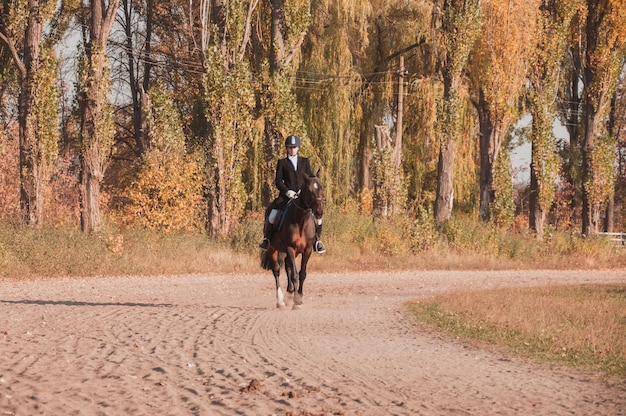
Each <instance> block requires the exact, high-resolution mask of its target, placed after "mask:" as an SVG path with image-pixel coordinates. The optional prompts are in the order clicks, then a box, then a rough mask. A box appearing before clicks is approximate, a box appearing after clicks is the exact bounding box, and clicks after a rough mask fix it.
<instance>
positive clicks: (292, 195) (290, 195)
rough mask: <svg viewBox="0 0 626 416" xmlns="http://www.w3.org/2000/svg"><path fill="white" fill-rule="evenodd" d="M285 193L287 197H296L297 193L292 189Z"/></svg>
mask: <svg viewBox="0 0 626 416" xmlns="http://www.w3.org/2000/svg"><path fill="white" fill-rule="evenodd" d="M285 195H287V198H289V199H296V198H297V197H298V194H297V193H296V191H292V190H291V189H290V190H288V191H287V193H286V194H285Z"/></svg>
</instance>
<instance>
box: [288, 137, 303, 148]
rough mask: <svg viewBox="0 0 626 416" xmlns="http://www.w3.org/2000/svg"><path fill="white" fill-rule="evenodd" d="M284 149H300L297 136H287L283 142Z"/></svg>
mask: <svg viewBox="0 0 626 416" xmlns="http://www.w3.org/2000/svg"><path fill="white" fill-rule="evenodd" d="M285 147H300V138H299V137H298V136H294V135H293V134H292V135H291V136H287V140H285Z"/></svg>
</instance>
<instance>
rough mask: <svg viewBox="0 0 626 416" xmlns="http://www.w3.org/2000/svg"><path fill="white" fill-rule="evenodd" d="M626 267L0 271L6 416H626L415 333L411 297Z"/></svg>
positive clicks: (618, 394)
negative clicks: (281, 273) (288, 275)
mask: <svg viewBox="0 0 626 416" xmlns="http://www.w3.org/2000/svg"><path fill="white" fill-rule="evenodd" d="M609 281H611V282H614V281H622V282H623V281H626V272H624V271H605V272H590V271H584V272H582V271H581V272H551V271H550V272H548V271H494V272H474V271H471V272H456V271H454V272H451V271H438V272H432V271H419V272H397V273H374V272H372V273H358V274H340V273H338V274H319V273H315V272H314V271H310V272H309V278H308V279H307V282H306V284H305V296H304V303H305V304H304V307H303V308H302V309H300V310H292V309H291V308H288V309H284V310H279V309H277V308H276V306H275V304H276V300H275V293H274V281H273V278H272V276H271V273H269V272H264V273H258V274H254V275H239V276H183V277H130V278H90V279H81V280H76V279H61V280H48V281H34V282H11V281H4V282H0V415H36V414H43V415H273V414H276V415H292V416H294V415H493V414H498V415H626V388H625V387H624V386H618V385H607V384H606V383H604V382H603V381H602V380H601V379H600V377H599V376H597V375H593V374H587V373H582V372H577V371H572V370H564V369H555V368H550V367H548V366H545V365H539V364H533V363H528V362H526V361H523V360H520V359H516V358H512V357H507V356H504V355H501V354H500V353H494V352H492V351H485V350H481V349H478V348H473V347H466V346H463V345H462V344H460V343H458V342H451V341H449V340H446V339H445V338H444V337H441V336H437V335H434V334H432V333H428V332H425V331H422V330H420V329H419V328H418V327H417V326H416V325H415V324H414V323H413V322H412V321H411V320H410V318H409V317H408V316H407V314H406V302H407V301H410V300H414V299H419V298H424V297H427V296H430V295H432V294H435V293H439V292H443V291H449V290H457V289H464V288H493V287H502V286H522V285H543V284H551V283H579V282H609Z"/></svg>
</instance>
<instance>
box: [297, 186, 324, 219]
mask: <svg viewBox="0 0 626 416" xmlns="http://www.w3.org/2000/svg"><path fill="white" fill-rule="evenodd" d="M318 185H319V183H318ZM307 194H308V195H310V196H312V198H311V197H308V198H306V199H308V201H302V200H303V198H301V197H300V195H302V189H301V190H300V191H298V198H296V199H293V200H292V201H293V205H294V206H295V207H296V208H298V209H299V210H300V211H307V210H311V211H313V213H314V214H315V213H316V212H315V210H314V209H313V207H314V206H317V207H322V209H323V206H324V205H323V198H322V197H321V196H319V195H318V194H316V193H315V192H307ZM300 201H302V202H304V204H305V205H301V204H300V203H299V202H300ZM318 211H319V208H318Z"/></svg>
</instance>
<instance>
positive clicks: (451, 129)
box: [434, 0, 481, 226]
mask: <svg viewBox="0 0 626 416" xmlns="http://www.w3.org/2000/svg"><path fill="white" fill-rule="evenodd" d="M436 11H437V13H434V16H435V22H434V24H435V26H436V27H437V28H440V29H441V31H440V32H439V33H440V35H439V36H440V39H439V40H438V44H439V45H440V47H441V57H440V63H439V68H440V71H441V75H442V78H443V103H442V106H441V108H440V113H439V114H440V115H439V117H438V124H439V132H440V133H439V134H440V142H439V146H440V150H439V160H438V162H437V194H436V197H435V213H434V214H435V223H436V224H437V225H438V226H439V225H443V224H444V223H446V222H447V221H448V220H449V219H450V217H451V215H452V207H453V203H454V187H453V186H454V156H455V145H456V140H457V138H458V136H459V133H460V127H461V120H460V117H459V115H460V114H461V111H460V108H461V101H460V94H459V92H460V90H461V86H462V82H461V81H462V76H463V71H464V70H465V67H466V64H467V60H468V57H469V54H470V51H471V50H472V47H473V45H474V41H475V40H476V38H477V36H478V34H479V33H480V28H481V17H480V16H481V11H480V0H443V4H442V7H441V10H438V9H437V10H436Z"/></svg>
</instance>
